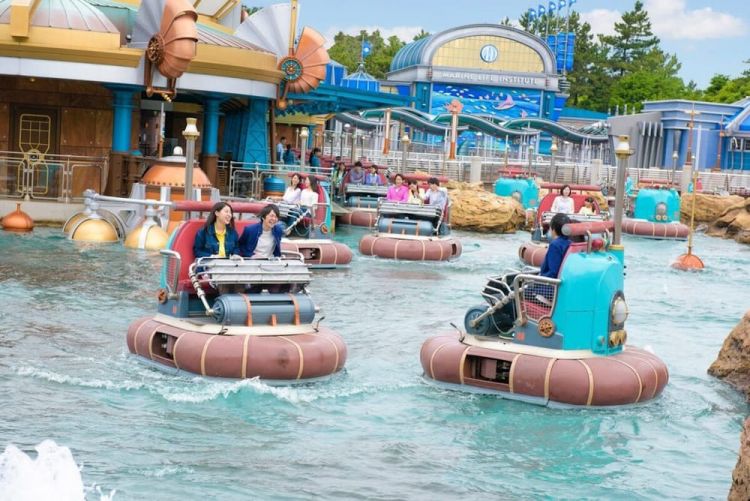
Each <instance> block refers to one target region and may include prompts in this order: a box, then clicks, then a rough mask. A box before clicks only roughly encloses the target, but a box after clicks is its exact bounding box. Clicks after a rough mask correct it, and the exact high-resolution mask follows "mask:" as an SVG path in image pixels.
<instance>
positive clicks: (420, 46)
mask: <svg viewBox="0 0 750 501" xmlns="http://www.w3.org/2000/svg"><path fill="white" fill-rule="evenodd" d="M433 36H434V35H430V36H427V37H424V38H420V39H419V40H416V41H414V42H411V43H408V44H406V45H404V46H403V47H401V49H400V50H399V51H398V52H396V56H395V57H394V58H393V61H391V71H398V70H402V69H404V68H408V67H410V66H416V65H418V64H421V63H422V56H423V55H424V48H425V46H426V45H427V44H428V43H429V42H430V41H431V40H432V37H433Z"/></svg>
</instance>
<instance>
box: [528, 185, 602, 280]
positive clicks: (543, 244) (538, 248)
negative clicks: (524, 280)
mask: <svg viewBox="0 0 750 501" xmlns="http://www.w3.org/2000/svg"><path fill="white" fill-rule="evenodd" d="M562 186H564V185H562V184H556V183H544V184H542V188H545V189H548V190H551V191H550V192H549V193H547V194H546V195H545V196H544V198H542V201H541V202H540V203H539V209H538V210H537V212H536V216H535V218H534V228H533V230H532V232H531V240H529V241H528V242H524V243H522V244H521V246H520V247H519V248H518V258H519V259H520V260H521V261H523V262H524V263H525V264H527V265H529V266H541V265H542V262H543V261H544V256H546V255H547V246H548V245H549V241H548V239H547V233H548V231H549V222H550V220H551V219H552V217H553V216H554V215H555V213H554V212H552V211H551V210H550V209H551V208H552V204H553V203H554V201H555V198H557V197H558V196H560V193H559V191H557V190H559V189H560V188H562ZM570 189H571V194H570V197H571V198H572V199H573V203H574V212H575V214H569V216H570V217H571V218H572V219H573V220H575V221H578V222H595V221H604V220H606V219H607V218H608V217H609V212H608V210H607V208H606V207H604V208H602V207H600V206H599V202H598V201H597V200H596V198H594V203H593V210H594V214H590V215H585V214H579V213H578V212H579V211H580V210H581V207H583V205H584V201H585V200H586V198H587V197H589V196H590V195H588V194H586V193H585V192H587V191H588V192H590V191H599V187H598V186H591V185H578V184H573V185H570ZM592 198H593V197H592Z"/></svg>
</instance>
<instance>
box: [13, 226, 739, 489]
mask: <svg viewBox="0 0 750 501" xmlns="http://www.w3.org/2000/svg"><path fill="white" fill-rule="evenodd" d="M362 234H363V231H362V230H358V229H351V230H347V229H340V231H339V234H338V238H340V239H342V240H343V241H345V242H347V243H348V244H350V245H351V246H352V247H353V248H355V249H356V244H357V241H358V238H359V237H360V236H361V235H362ZM457 235H458V236H459V237H460V238H461V239H462V241H463V243H464V249H465V250H464V255H463V256H462V258H461V259H460V260H459V261H457V262H454V263H445V264H428V263H407V262H391V261H385V260H379V259H376V258H367V257H362V256H360V255H358V253H355V259H354V262H353V263H352V266H351V269H349V270H346V271H327V272H322V273H318V274H316V278H315V281H314V282H313V285H312V287H311V292H312V294H313V298H314V299H315V300H316V301H317V302H318V303H319V304H320V306H321V307H322V309H323V314H324V315H325V316H326V319H325V320H324V323H325V324H328V326H329V327H331V328H333V329H334V330H336V331H338V332H340V333H341V334H342V336H343V337H344V339H345V341H346V342H347V344H348V346H349V360H348V362H347V370H346V372H345V373H344V374H341V375H339V376H336V377H335V378H333V379H332V380H330V381H328V382H325V383H322V384H315V385H302V386H297V387H270V386H267V385H265V384H262V383H260V382H257V381H244V382H223V381H215V380H210V381H209V380H204V379H201V378H199V377H173V376H168V375H166V374H163V373H161V372H159V371H155V370H153V369H151V368H148V367H146V366H145V365H143V364H141V363H139V362H138V361H137V360H136V359H135V358H133V357H131V356H130V355H128V354H127V347H126V345H125V332H126V330H127V327H128V324H129V323H130V322H131V321H132V320H134V319H135V318H138V317H140V316H142V315H146V314H150V313H152V312H153V311H154V306H155V295H154V291H155V289H156V288H157V286H158V271H159V267H160V261H159V259H158V257H157V256H156V255H154V254H148V253H144V252H139V251H132V250H127V249H124V248H123V247H122V246H119V245H116V246H107V247H96V246H82V245H80V244H75V243H72V242H69V241H67V240H66V239H65V238H64V237H63V236H62V235H61V234H60V232H59V230H55V229H39V230H37V231H36V232H35V233H34V234H33V235H12V234H5V233H0V287H2V301H0V325H2V334H0V399H1V400H0V401H2V405H0V449H1V448H4V447H5V446H7V445H9V444H15V445H16V446H18V447H19V448H20V449H21V450H23V451H26V452H31V451H33V449H34V447H35V446H36V445H37V444H39V443H40V442H42V441H43V440H46V439H52V440H54V441H55V442H56V443H57V444H59V445H61V446H66V447H69V448H70V450H71V452H72V454H73V457H74V459H75V461H76V462H77V463H78V464H80V465H82V470H81V476H82V480H83V483H84V484H85V485H86V486H87V488H90V487H91V486H92V485H96V487H97V488H99V489H100V490H101V491H103V492H105V493H110V492H111V491H113V490H115V491H116V493H115V496H114V499H115V500H118V501H119V500H131V499H133V500H139V499H222V500H233V499H250V498H260V499H311V498H318V497H320V498H323V499H428V498H429V499H454V498H457V497H459V496H464V497H478V496H483V497H488V498H490V499H498V498H514V499H517V498H520V499H544V498H549V499H580V498H591V499H597V498H628V499H662V498H672V499H706V498H715V499H724V498H726V495H727V492H728V490H729V486H730V483H731V471H732V468H733V467H734V464H735V461H736V458H737V450H738V447H739V433H740V429H741V423H742V419H743V417H744V416H745V415H747V414H748V406H747V404H746V403H745V402H744V398H743V397H742V396H741V395H740V394H738V393H736V392H735V391H734V390H732V389H731V388H729V387H728V386H726V385H725V384H723V383H721V382H719V381H717V380H715V379H713V378H711V377H709V376H708V375H707V374H706V369H707V368H708V366H709V365H710V363H711V362H712V361H713V360H714V359H715V357H716V355H717V353H718V351H719V348H720V346H721V344H722V342H723V340H724V338H725V337H726V335H727V334H728V332H729V331H730V330H731V329H732V328H733V327H734V325H735V324H736V323H737V322H738V321H739V319H740V318H741V316H742V314H743V313H744V312H745V310H746V309H747V308H748V306H749V305H748V303H747V298H748V297H750V281H748V280H747V279H746V270H747V269H748V264H750V247H747V246H740V245H738V244H735V243H733V242H730V241H722V240H718V239H710V238H706V237H703V236H698V237H697V238H696V242H695V244H696V247H695V250H696V254H698V255H699V256H701V257H702V258H703V259H704V261H705V263H706V266H707V270H706V271H705V272H703V273H700V274H695V273H680V272H676V271H673V270H671V269H670V268H669V267H668V264H669V263H670V262H671V261H672V260H673V259H674V258H675V257H676V256H678V255H679V254H681V253H682V252H683V251H684V248H685V243H684V242H667V241H648V240H638V239H626V241H625V244H626V259H627V265H628V268H627V273H628V276H627V278H626V295H627V298H628V303H629V306H630V312H631V313H630V319H629V320H628V333H629V342H631V343H633V344H636V345H639V346H649V347H651V348H652V349H653V350H654V351H655V352H656V353H657V354H658V355H659V356H661V357H662V358H663V359H664V360H665V361H666V363H667V365H668V366H669V369H670V375H671V379H670V383H669V385H668V386H667V388H666V390H665V392H664V394H663V395H662V396H661V397H660V398H658V399H657V400H656V401H654V402H651V403H648V404H645V405H641V406H637V407H629V408H622V409H609V410H592V409H588V410H587V409H579V410H562V409H548V408H542V407H536V406H532V405H528V404H523V403H518V402H512V401H506V400H502V399H500V398H497V397H493V396H480V395H473V394H465V393H461V392H456V391H450V390H445V389H440V388H436V387H434V386H432V385H429V384H426V383H425V382H424V380H423V379H422V377H421V366H420V364H419V348H420V346H421V343H422V341H423V340H424V339H425V338H426V337H427V336H430V335H432V334H435V333H438V332H444V331H447V330H450V329H451V327H450V326H449V322H455V323H457V324H459V323H460V322H462V319H463V314H464V311H465V310H466V308H467V307H468V306H470V305H473V304H475V303H478V302H481V300H480V298H479V296H478V291H479V290H480V288H481V286H482V285H484V279H485V277H486V276H487V275H488V274H491V273H496V272H498V271H501V270H503V269H504V268H506V267H514V266H518V262H517V257H516V255H517V248H518V246H519V244H520V243H521V242H522V241H524V240H525V239H527V238H528V234H527V233H519V234H517V235H505V236H496V235H492V236H485V235H477V234H470V233H461V232H458V234H457ZM34 454H35V453H34ZM32 455H33V454H32ZM88 498H89V499H99V494H97V493H96V492H94V491H93V490H92V491H91V492H90V493H89V496H88Z"/></svg>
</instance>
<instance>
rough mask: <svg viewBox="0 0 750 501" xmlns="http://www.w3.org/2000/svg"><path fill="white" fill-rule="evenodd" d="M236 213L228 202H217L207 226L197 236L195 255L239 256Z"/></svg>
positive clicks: (194, 247)
mask: <svg viewBox="0 0 750 501" xmlns="http://www.w3.org/2000/svg"><path fill="white" fill-rule="evenodd" d="M238 240H239V238H238V236H237V230H235V229H234V213H233V212H232V207H231V206H230V205H229V204H228V203H226V202H217V203H216V204H214V206H213V207H212V208H211V212H210V213H209V214H208V218H206V224H204V225H203V228H201V229H200V230H198V233H196V234H195V242H194V243H193V254H194V255H195V257H196V258H199V257H229V256H232V255H237V254H239V244H238Z"/></svg>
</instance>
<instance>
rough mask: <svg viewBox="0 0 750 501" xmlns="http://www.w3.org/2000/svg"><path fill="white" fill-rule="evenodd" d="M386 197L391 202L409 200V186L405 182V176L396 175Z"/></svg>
mask: <svg viewBox="0 0 750 501" xmlns="http://www.w3.org/2000/svg"><path fill="white" fill-rule="evenodd" d="M385 199H386V200H387V201H389V202H402V203H406V202H408V201H409V188H408V187H407V186H406V185H405V184H404V176H402V175H401V174H396V177H394V178H393V185H391V187H390V188H388V194H387V195H386V197H385Z"/></svg>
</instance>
